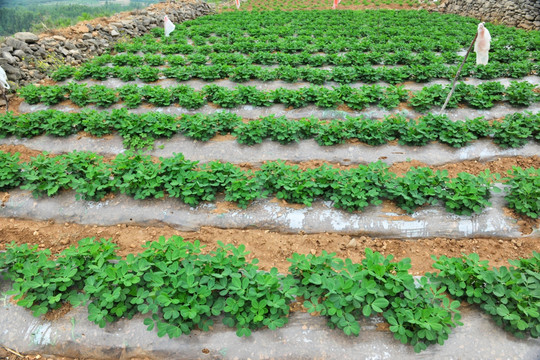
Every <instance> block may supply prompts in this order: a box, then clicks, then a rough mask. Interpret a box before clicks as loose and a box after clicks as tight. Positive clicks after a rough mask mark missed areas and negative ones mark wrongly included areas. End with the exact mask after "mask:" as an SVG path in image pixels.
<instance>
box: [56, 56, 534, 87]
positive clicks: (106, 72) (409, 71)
mask: <svg viewBox="0 0 540 360" xmlns="http://www.w3.org/2000/svg"><path fill="white" fill-rule="evenodd" d="M201 61H202V60H201ZM362 65H364V64H362ZM535 68H538V69H536V70H540V66H538V65H533V63H532V62H529V61H522V62H516V63H511V64H496V63H490V64H488V65H476V66H475V65H472V64H468V66H466V67H464V69H463V70H462V73H461V75H460V76H461V77H462V78H463V77H476V78H479V79H486V80H489V79H495V78H498V77H510V78H516V79H519V78H522V77H524V76H527V75H529V74H531V73H533V72H535V71H536V70H535ZM456 73H457V66H446V65H444V64H442V63H438V64H437V63H435V64H431V65H410V66H400V67H378V68H373V67H371V66H336V67H334V68H333V69H330V70H325V69H318V68H312V67H295V66H291V65H285V66H279V67H278V68H268V67H264V66H256V65H238V66H229V65H222V64H214V65H189V66H182V65H180V66H171V67H166V68H163V69H160V68H157V67H153V66H149V65H143V66H140V67H131V66H115V67H108V66H100V65H96V64H90V63H89V64H85V65H83V66H81V67H79V68H75V67H70V66H62V67H61V68H59V69H58V70H56V71H55V72H53V73H52V74H51V78H52V79H54V80H56V81H62V80H65V79H69V78H71V77H73V78H74V79H75V80H85V79H88V78H92V79H94V80H105V79H107V78H109V77H116V78H119V79H121V80H122V81H133V80H135V79H137V78H138V79H141V80H142V81H144V82H154V81H157V80H159V79H161V78H170V79H177V80H178V81H187V80H191V79H201V80H205V81H214V80H219V79H229V80H231V81H234V82H238V83H240V82H245V81H248V80H253V79H255V80H262V81H273V80H283V81H286V82H291V83H294V82H297V81H305V82H309V83H312V84H324V83H326V82H329V81H335V82H337V83H339V84H349V83H353V82H367V83H374V82H377V81H386V82H388V83H390V84H399V83H402V82H404V81H407V80H413V81H416V82H426V81H430V80H432V79H450V80H453V79H454V77H455V75H456Z"/></svg>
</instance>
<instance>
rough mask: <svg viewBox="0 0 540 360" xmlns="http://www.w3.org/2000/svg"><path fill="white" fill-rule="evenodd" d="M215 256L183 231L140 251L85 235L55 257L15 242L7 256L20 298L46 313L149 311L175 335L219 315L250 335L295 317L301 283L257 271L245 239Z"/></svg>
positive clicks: (107, 316) (111, 317) (101, 320)
mask: <svg viewBox="0 0 540 360" xmlns="http://www.w3.org/2000/svg"><path fill="white" fill-rule="evenodd" d="M218 243H219V246H218V248H217V249H216V250H215V251H212V252H210V253H209V254H202V253H201V249H202V247H201V245H200V244H199V242H198V241H196V242H194V243H190V242H185V241H184V240H183V239H182V238H181V237H178V236H173V237H172V238H170V239H165V238H164V237H161V238H160V239H159V241H155V242H148V243H146V245H145V248H146V250H145V251H143V252H142V253H140V254H137V255H133V254H129V255H128V256H127V257H126V258H125V259H120V257H119V256H118V255H116V250H117V248H118V247H117V245H115V244H114V243H112V242H111V241H110V240H104V239H101V240H99V241H95V240H94V239H90V238H87V239H83V240H81V241H79V244H78V246H77V247H75V246H71V247H69V248H68V249H66V250H64V251H63V252H62V253H60V254H59V255H58V257H56V258H55V259H53V258H51V256H50V251H49V250H48V249H47V250H40V251H38V250H37V246H33V247H29V246H28V245H26V244H24V245H21V246H16V245H15V244H14V243H12V244H11V245H9V246H8V247H7V251H6V252H5V253H2V254H0V268H4V267H5V268H7V271H6V272H5V273H4V274H3V276H4V277H5V278H7V279H9V280H12V281H13V289H12V290H11V291H10V292H9V293H8V294H9V295H15V297H14V299H15V300H18V304H19V305H21V306H24V307H26V308H29V309H30V310H32V311H33V314H34V316H40V315H42V314H45V313H47V312H48V311H50V310H53V309H57V308H58V307H60V306H61V305H62V304H63V303H65V302H68V301H69V302H70V303H71V304H72V305H74V306H78V305H87V306H88V320H90V321H92V322H94V323H96V324H97V325H99V326H100V327H105V326H106V325H107V324H108V323H112V322H114V321H116V320H118V319H120V318H122V317H125V318H128V319H131V318H132V317H133V316H134V315H135V314H137V313H140V314H143V315H147V316H148V317H147V318H145V320H144V324H145V325H147V326H148V330H152V329H153V328H154V327H155V328H157V334H158V336H160V337H162V336H164V335H168V336H169V337H170V338H175V337H179V336H181V335H182V334H189V333H190V332H191V331H192V330H193V329H200V330H203V331H208V330H209V328H210V327H211V326H212V325H213V318H214V317H217V316H223V320H222V322H223V323H224V324H225V325H227V326H230V327H235V328H236V329H237V331H236V333H237V335H238V336H249V335H250V334H251V330H253V329H257V328H260V327H263V326H264V327H268V328H270V329H276V328H278V327H282V326H283V325H285V324H286V323H287V322H288V317H287V315H288V314H289V304H290V302H291V301H292V300H293V299H294V296H295V292H296V290H295V288H294V282H293V281H292V279H291V278H286V277H285V276H283V275H279V274H278V273H277V269H275V268H273V269H272V270H271V271H270V272H268V273H266V272H260V271H258V268H257V266H256V265H255V264H256V263H257V261H256V260H254V261H252V262H248V261H247V260H246V255H247V254H248V253H247V252H246V251H245V247H244V245H240V246H238V247H234V246H232V245H224V244H223V243H221V242H218Z"/></svg>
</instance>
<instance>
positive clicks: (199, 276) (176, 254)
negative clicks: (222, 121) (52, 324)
mask: <svg viewBox="0 0 540 360" xmlns="http://www.w3.org/2000/svg"><path fill="white" fill-rule="evenodd" d="M144 247H145V250H144V251H143V252H142V253H140V254H136V255H133V254H129V255H128V256H127V257H126V259H121V258H120V257H119V256H118V255H117V254H116V250H117V245H115V244H114V243H112V242H111V241H110V240H104V239H101V240H99V241H96V240H94V239H90V238H86V239H82V240H80V241H79V243H78V246H77V247H75V246H71V247H69V248H67V249H66V250H64V251H63V252H62V253H60V254H59V255H58V256H56V257H54V258H52V257H51V253H50V251H49V250H40V251H38V250H37V245H35V246H33V247H30V246H28V245H26V244H24V245H19V246H17V245H15V244H14V243H12V244H10V245H8V247H7V251H6V252H4V253H0V268H5V269H6V271H5V272H4V273H0V275H2V276H3V277H5V278H6V279H8V280H11V281H12V282H13V289H12V290H10V291H9V292H8V295H15V297H14V299H15V300H17V301H18V304H19V305H20V306H23V307H26V308H29V309H31V310H32V311H33V314H34V315H35V316H40V315H42V314H45V313H47V312H48V311H49V310H51V309H57V308H59V307H60V306H62V304H64V303H67V302H69V303H71V304H72V305H74V306H80V305H87V306H88V320H90V321H92V322H94V323H96V324H97V325H99V326H100V327H105V326H106V325H107V324H108V323H111V322H114V321H116V320H118V319H120V318H122V317H125V318H128V319H131V318H133V316H134V315H135V314H137V313H140V314H143V315H147V318H145V319H144V324H145V325H146V326H147V329H148V330H152V329H154V327H155V328H157V335H158V336H160V337H161V336H165V335H168V336H169V337H170V338H175V337H179V336H181V335H182V334H189V333H190V332H191V331H192V330H193V329H195V328H198V329H200V330H203V331H208V330H209V329H210V327H211V326H212V325H213V319H214V318H215V317H217V316H220V315H221V316H223V320H222V322H223V324H225V325H227V326H229V327H235V328H236V334H237V335H238V336H249V335H251V332H252V330H254V329H258V328H262V327H268V328H270V329H272V330H274V329H276V328H279V327H282V326H284V325H285V324H286V323H287V322H288V315H289V312H290V308H289V306H290V304H291V303H292V301H294V300H295V298H302V299H303V300H304V303H303V305H304V307H305V308H307V310H308V312H310V313H317V314H319V315H320V316H325V317H326V318H327V319H328V325H329V326H330V327H331V328H335V327H337V328H339V329H341V330H343V332H344V333H345V334H346V335H355V336H358V335H359V333H360V330H361V329H360V325H359V323H358V320H359V319H360V318H362V317H369V316H371V315H372V314H380V315H382V316H383V317H384V319H385V320H386V321H387V322H388V324H389V325H390V327H389V329H390V331H391V332H392V333H393V335H394V337H395V338H396V339H398V340H400V341H401V342H402V343H405V344H410V345H412V346H414V350H415V351H416V352H420V351H422V350H425V349H426V348H427V346H429V345H431V344H435V343H438V344H440V345H443V344H444V342H445V340H447V339H448V336H449V335H450V333H451V331H452V328H454V327H456V326H458V325H463V324H462V323H461V322H460V320H461V314H460V312H459V305H460V304H459V301H452V302H450V300H449V299H448V297H447V296H446V295H445V293H444V292H445V291H446V290H447V289H448V292H449V293H450V295H451V296H452V297H455V298H457V299H467V300H468V301H469V302H470V303H477V304H480V307H481V308H482V309H483V310H484V311H486V312H487V313H489V314H490V315H491V316H492V317H493V318H494V319H495V321H496V322H497V324H498V325H499V326H502V327H504V328H505V329H506V330H509V331H511V332H512V333H513V334H514V335H515V336H517V337H522V338H524V337H528V336H531V337H534V338H537V337H538V336H539V335H540V321H539V315H538V303H539V296H538V294H537V291H536V290H537V288H538V286H539V285H540V280H539V279H538V276H536V274H537V273H538V271H539V270H540V254H538V253H533V256H532V257H531V258H528V259H520V260H517V261H511V263H512V265H514V266H512V267H509V268H506V267H501V268H498V269H497V268H495V269H493V270H489V269H488V267H487V261H482V262H481V261H479V257H478V255H476V254H471V255H468V256H465V255H464V256H463V257H462V258H452V259H448V258H447V257H445V256H442V257H441V258H440V259H439V260H437V259H436V258H434V260H437V261H436V262H435V264H434V265H433V266H434V267H435V268H436V269H439V270H441V272H440V273H438V274H429V273H428V274H426V276H423V277H421V278H420V279H419V280H418V281H415V280H414V278H413V277H412V276H411V275H410V274H409V273H408V269H410V267H411V264H410V259H409V258H406V259H403V260H401V261H399V262H395V261H392V260H393V256H392V255H389V256H388V257H385V256H383V255H381V254H380V253H378V252H373V251H372V250H371V249H369V248H366V249H365V259H364V260H362V262H361V263H353V262H352V261H351V260H349V259H346V260H342V259H339V258H336V257H335V253H332V254H328V253H326V252H324V251H323V252H322V254H321V255H320V256H314V255H311V254H309V255H307V256H306V255H303V254H297V253H295V254H293V255H292V257H291V258H290V259H288V261H289V262H290V263H291V265H290V267H289V274H288V275H281V274H278V272H277V269H276V268H272V269H271V270H270V272H262V271H258V267H257V266H256V264H257V261H256V260H253V261H252V262H249V261H247V259H246V256H247V254H248V252H246V250H245V246H243V245H240V246H238V247H234V246H232V245H224V244H223V243H221V242H218V247H217V249H216V250H214V251H212V252H210V253H209V254H202V253H201V248H202V247H201V246H200V243H199V242H198V241H196V242H194V243H190V242H185V241H184V240H183V239H182V238H181V237H177V236H173V237H172V238H170V239H165V238H164V237H161V238H160V239H159V241H154V242H147V243H146V245H145V246H144Z"/></svg>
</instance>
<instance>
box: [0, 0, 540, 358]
mask: <svg viewBox="0 0 540 360" xmlns="http://www.w3.org/2000/svg"><path fill="white" fill-rule="evenodd" d="M346 1H347V0H344V1H343V3H344V5H346V4H345V3H346ZM352 5H354V4H351V6H352ZM409 5H412V4H409ZM250 6H252V7H253V9H259V7H261V6H262V5H257V4H251V3H250ZM301 8H302V7H300V9H301ZM250 9H251V8H250ZM289 10H290V9H289ZM486 26H487V27H488V29H489V31H490V32H491V35H492V37H493V41H492V44H491V51H490V62H489V64H488V65H486V66H484V65H475V59H474V54H471V56H469V58H468V60H467V61H466V63H465V66H464V67H463V70H462V71H461V78H460V79H459V83H458V85H457V87H456V90H455V92H454V94H453V96H452V98H451V101H450V102H449V104H448V107H447V109H446V110H445V111H444V112H442V113H441V111H440V108H441V106H442V105H443V103H444V102H445V100H446V98H447V95H448V93H449V91H450V83H451V81H452V80H453V78H454V76H455V74H456V72H457V69H458V67H459V65H460V64H461V62H462V60H463V56H464V55H465V50H466V48H467V47H468V46H469V44H470V42H471V40H472V38H473V37H474V34H475V32H476V27H477V21H476V20H474V19H469V18H463V17H459V16H452V15H441V14H437V13H428V12H425V11H416V10H414V11H405V10H401V11H394V10H367V11H348V10H340V11H286V12H283V11H272V12H258V11H253V12H224V13H221V14H217V15H212V16H207V17H202V18H198V19H196V20H193V21H188V22H184V23H182V24H177V25H176V30H175V31H174V32H173V33H172V34H171V36H170V37H168V38H165V37H164V36H163V35H164V34H163V29H160V28H155V29H153V30H152V31H151V33H149V34H147V35H146V36H143V37H140V38H136V39H132V40H131V41H128V42H120V43H117V44H116V46H115V49H114V51H113V52H111V53H110V54H106V55H102V56H100V57H96V58H94V59H91V60H89V61H88V62H86V63H85V64H84V65H83V66H81V67H79V68H73V67H70V66H63V67H60V68H59V69H57V70H56V71H55V72H54V73H52V74H51V80H50V81H47V83H46V84H39V85H29V86H26V87H23V88H21V89H20V90H19V96H20V97H21V99H22V100H23V101H22V103H21V104H20V105H19V106H18V108H17V110H16V111H15V112H11V113H7V114H5V115H4V114H2V115H0V138H1V139H0V165H1V166H0V169H1V170H0V190H2V191H4V193H3V200H2V210H1V215H2V219H0V234H1V235H2V241H1V246H2V247H3V248H6V247H7V248H9V250H8V251H7V252H6V253H4V254H8V255H7V256H6V255H4V257H1V256H0V268H2V267H3V266H5V267H6V268H8V269H9V270H8V272H7V274H9V275H8V277H9V278H11V279H12V280H14V281H15V283H16V287H15V289H16V290H17V291H16V292H15V293H17V292H18V293H19V297H20V295H22V294H26V296H25V297H23V299H22V300H21V301H19V305H23V306H25V307H28V308H30V309H31V310H33V311H34V314H35V315H40V314H44V313H47V312H48V311H49V310H54V311H56V312H58V309H60V308H62V307H63V305H62V304H63V303H67V302H70V303H71V304H72V305H78V304H81V303H86V302H87V301H88V300H92V299H93V300H94V301H93V302H91V303H90V304H89V307H88V311H89V317H88V319H89V320H90V321H93V322H95V323H96V324H98V325H100V327H104V326H106V325H107V324H108V323H111V322H114V321H116V320H118V319H120V318H123V317H127V318H131V317H132V316H134V315H135V314H138V313H142V314H146V316H147V317H148V318H147V319H146V320H144V324H145V325H147V326H148V328H149V329H150V330H152V329H153V328H154V327H156V328H157V332H158V335H159V336H164V335H168V336H169V337H172V338H176V337H179V336H180V335H182V334H187V333H190V332H191V331H192V330H193V329H201V330H207V329H209V328H210V327H212V324H213V322H212V320H211V318H212V316H213V315H214V316H215V315H222V316H223V317H224V318H223V323H224V324H225V325H227V326H231V327H234V328H235V329H236V333H237V335H238V336H248V335H250V334H251V331H252V330H255V329H257V328H261V327H265V328H270V329H276V328H280V327H282V326H284V325H285V324H286V323H287V321H288V320H287V316H288V314H289V311H290V309H292V310H293V311H308V312H310V313H314V314H318V315H320V316H326V317H327V319H328V323H329V325H330V326H331V327H337V328H339V329H342V330H343V332H344V333H345V334H346V335H358V334H359V333H360V332H361V330H360V326H359V324H358V320H359V319H360V318H362V317H369V316H371V315H372V314H379V315H381V316H382V317H383V318H384V321H385V322H386V323H387V324H388V326H389V330H390V331H391V332H392V334H393V335H394V337H395V338H396V339H397V340H399V341H401V342H402V343H404V344H405V343H406V344H410V345H412V346H413V349H414V351H416V352H420V351H423V350H425V349H426V348H428V346H429V345H431V344H436V343H439V344H440V345H442V344H443V343H444V342H445V340H447V339H448V338H449V336H450V337H451V336H452V334H451V331H452V329H453V328H455V327H456V326H458V325H460V310H459V309H460V308H459V305H460V304H459V301H455V300H460V301H468V302H469V303H475V304H480V308H481V309H482V310H483V311H484V312H486V313H488V314H490V315H491V316H493V318H494V319H495V322H496V323H497V324H498V325H499V326H502V327H504V328H505V329H507V330H509V331H511V332H512V333H513V334H514V335H516V336H518V337H527V338H528V337H534V338H536V337H538V335H539V333H540V323H539V322H538V311H537V309H538V305H540V297H539V295H538V293H537V288H535V287H537V286H538V282H539V278H538V270H539V264H540V262H539V261H540V257H539V255H538V251H539V250H540V235H539V234H540V222H539V220H538V219H539V217H540V200H539V199H540V176H539V175H540V170H539V165H540V157H539V154H540V144H539V141H540V113H539V109H540V87H539V84H540V77H539V76H538V71H539V67H540V62H539V56H540V33H539V32H537V31H529V32H527V31H523V30H518V29H515V28H507V27H504V26H496V25H491V24H487V25H486ZM161 235H163V236H165V237H167V238H168V237H171V236H173V235H174V236H176V235H181V236H182V237H183V238H184V239H185V240H186V241H193V240H195V239H197V240H198V241H200V243H199V242H196V243H195V244H192V243H186V242H184V241H183V240H181V239H180V238H176V237H172V238H170V240H165V239H161V240H160V241H158V242H153V243H148V244H147V247H148V248H147V249H146V250H144V249H143V248H142V247H141V245H143V244H144V243H145V242H146V241H155V240H158V237H159V236H161ZM86 237H98V238H110V239H112V240H111V241H99V242H92V241H89V240H84V241H83V242H82V243H81V244H80V246H79V248H77V249H78V250H77V249H76V248H73V247H70V246H71V245H74V244H76V243H77V242H78V241H79V240H80V239H83V238H86ZM218 240H221V241H223V242H224V243H229V244H233V245H234V246H233V245H223V244H220V243H218V242H217V241H218ZM11 241H15V243H17V244H23V243H28V244H35V245H36V248H35V249H33V250H31V249H30V250H29V249H28V248H25V247H23V248H19V247H13V246H14V245H11V246H8V243H10V242H11ZM200 244H202V245H206V246H207V247H206V248H205V249H200V248H199V246H200ZM241 244H242V245H241ZM244 245H245V248H244ZM44 249H49V250H50V251H52V253H53V254H59V253H60V252H61V251H64V252H63V253H62V255H60V257H59V258H58V260H56V261H54V260H49V261H48V262H47V261H45V260H44V259H43V257H45V258H46V257H47V256H48V255H47V256H42V257H41V258H40V257H39V256H37V255H35V254H36V253H35V251H36V250H39V251H42V250H44ZM246 249H247V250H248V251H249V252H250V253H249V254H248V253H246V252H245V250H246ZM143 250H144V251H143ZM374 251H375V252H374ZM332 252H334V253H336V254H333V255H328V253H332ZM130 253H135V254H139V255H136V256H133V255H129V256H128V254H130ZM471 253H477V254H479V255H469V254H471ZM202 254H204V255H202ZM462 254H464V255H463V258H460V256H462ZM334 255H335V256H334ZM390 255H395V259H396V260H393V256H390ZM430 255H435V256H437V257H438V258H439V259H438V260H437V259H431V258H430ZM386 256H389V257H388V258H387V257H386ZM447 256H448V258H447ZM120 257H124V258H125V259H126V260H119V258H120ZM253 258H257V259H259V261H260V262H259V263H258V265H257V266H255V265H254V264H250V263H249V262H250V261H251V260H252V259H253ZM338 258H349V259H351V260H350V261H349V260H347V261H345V262H343V261H342V260H339V259H338ZM518 258H526V259H524V260H521V262H513V263H511V264H512V265H513V266H514V267H513V268H512V269H511V270H506V268H501V269H500V270H495V271H492V270H491V269H490V267H488V265H487V263H484V262H482V260H489V265H490V266H497V267H500V266H508V265H509V262H508V260H510V259H518ZM40 259H41V260H40ZM73 259H78V260H73ZM179 259H181V262H180V263H181V264H182V265H180V269H179V265H178V264H179V262H178V260H179ZM436 260H437V261H436ZM74 261H75V262H77V261H78V263H77V264H78V265H77V266H78V267H79V270H77V271H75V272H72V270H71V269H72V268H73V262H74ZM2 262H3V263H2ZM433 263H435V265H434V266H435V268H436V269H438V270H441V271H442V272H441V273H440V274H439V275H435V274H431V275H430V274H428V275H427V277H423V278H422V280H418V279H417V280H414V279H413V277H412V275H423V274H424V273H426V272H432V271H433V268H432V264H433ZM83 264H86V266H83ZM2 265H3V266H2ZM88 265H92V266H88ZM273 267H276V269H274V270H272V268H273ZM29 268H32V269H34V270H32V271H28V270H25V269H29ZM55 268H56V269H58V268H60V269H63V270H62V271H64V272H63V273H59V274H54V276H55V277H54V279H56V280H54V281H53V280H47V279H49V278H48V277H46V276H45V275H43V274H47V276H53V275H51V274H53V273H54V271H53V270H52V269H55ZM83 269H84V270H83ZM257 270H265V272H257ZM178 271H180V272H178ZM280 273H281V274H286V273H288V275H287V276H285V275H280ZM231 274H233V275H231ZM37 277H39V278H40V279H41V280H36V278H37ZM17 279H18V280H17ZM44 279H45V280H44ZM88 279H90V280H88ZM134 279H135V280H134ZM177 279H181V280H177ZM43 281H45V283H44V282H43ZM415 281H416V287H415ZM52 283H54V284H56V283H61V284H63V286H62V285H60V286H56V285H54V286H52V285H51V284H52ZM197 284H199V285H197ZM509 284H515V286H514V287H512V286H510V285H509ZM442 286H444V288H441V287H442ZM62 289H63V290H62ZM83 289H84V292H81V290H83ZM193 289H197V290H193ZM253 289H256V290H253ZM535 289H536V290H535ZM27 291H30V293H28V294H32V295H28V294H27ZM445 291H446V292H447V293H448V294H450V295H451V296H452V297H453V298H454V299H455V300H454V301H449V300H448V298H447V296H446V295H445V293H444V292H445ZM248 293H249V294H248ZM51 297H52V298H54V300H50V299H51ZM96 299H99V301H98V300H96ZM173 299H183V300H182V301H176V300H173ZM299 300H302V301H303V302H298V301H299ZM291 302H293V304H294V305H293V306H292V307H291V308H290V306H289V305H290V304H291ZM186 304H189V305H186ZM419 308H421V309H423V311H419V310H418V309H419ZM53 314H55V312H53ZM419 314H421V315H419ZM535 344H536V343H535ZM430 348H431V347H430Z"/></svg>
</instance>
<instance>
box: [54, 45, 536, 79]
mask: <svg viewBox="0 0 540 360" xmlns="http://www.w3.org/2000/svg"><path fill="white" fill-rule="evenodd" d="M188 49H191V50H188ZM208 50H209V49H207V48H203V47H200V48H194V47H186V51H187V55H185V56H182V55H165V56H163V55H160V54H145V55H137V54H131V53H122V54H116V55H111V54H104V55H100V56H98V57H95V58H93V59H92V60H90V61H88V62H86V63H85V64H84V65H83V68H84V66H96V65H98V66H104V65H108V64H111V65H114V66H130V67H134V66H142V65H145V64H146V65H149V66H162V65H165V64H168V65H169V66H179V65H204V64H214V65H237V66H240V65H241V66H245V65H252V64H258V65H282V66H286V65H289V66H295V67H297V66H302V65H309V66H313V67H320V66H365V65H379V64H384V65H439V66H441V65H444V64H461V62H462V60H463V56H460V55H458V54H457V53H455V52H451V51H448V52H443V53H441V54H440V55H439V54H437V53H433V52H430V51H422V52H419V53H414V52H412V51H409V50H397V51H392V52H388V51H372V52H366V53H364V52H358V51H350V52H347V53H342V54H316V55H313V54H310V53H308V52H306V51H303V52H300V53H298V54H288V53H283V52H267V51H257V52H253V53H250V54H248V55H243V54H240V53H235V52H234V51H231V52H227V53H213V52H209V51H208ZM538 55H540V52H539V54H538ZM528 58H529V56H528V54H527V53H526V52H520V51H514V52H511V53H508V52H506V51H504V50H499V51H498V52H497V51H493V52H490V55H489V60H490V63H491V64H493V63H495V64H496V65H497V66H498V67H501V66H502V65H504V64H508V67H507V68H501V69H508V71H509V73H512V68H518V67H524V66H526V65H528V66H530V68H531V69H533V70H534V69H537V68H538V64H535V63H534V62H532V61H529V59H528ZM473 64H474V59H473V58H472V57H471V58H470V59H469V60H468V62H467V63H466V66H465V68H464V69H463V70H462V71H464V72H465V73H466V74H468V73H470V72H471V70H470V68H471V65H473ZM65 69H67V70H65V71H66V72H67V71H68V70H70V69H71V71H73V70H72V69H73V68H72V67H70V66H66V67H65Z"/></svg>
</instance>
